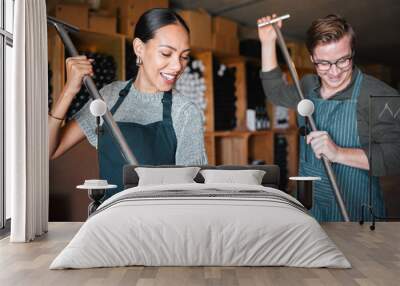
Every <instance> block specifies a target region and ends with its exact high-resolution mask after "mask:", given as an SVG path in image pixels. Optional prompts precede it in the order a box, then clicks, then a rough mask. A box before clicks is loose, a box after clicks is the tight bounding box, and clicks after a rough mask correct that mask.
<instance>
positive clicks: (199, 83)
mask: <svg viewBox="0 0 400 286" xmlns="http://www.w3.org/2000/svg"><path fill="white" fill-rule="evenodd" d="M175 88H176V90H177V91H179V92H180V93H181V94H183V95H184V96H187V97H188V98H189V99H190V100H191V101H192V102H193V103H194V104H196V105H197V106H198V107H199V109H200V110H201V111H202V119H203V123H205V116H204V110H205V109H206V100H205V92H206V83H205V80H204V64H203V62H202V61H201V60H198V59H195V58H192V59H191V60H190V61H189V63H188V65H187V67H186V68H185V70H184V71H183V73H182V75H181V76H180V77H179V79H178V81H177V82H176V85H175Z"/></svg>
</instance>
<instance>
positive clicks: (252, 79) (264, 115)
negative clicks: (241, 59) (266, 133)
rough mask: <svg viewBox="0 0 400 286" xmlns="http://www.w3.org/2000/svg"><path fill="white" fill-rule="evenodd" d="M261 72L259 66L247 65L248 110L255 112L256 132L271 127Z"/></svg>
mask: <svg viewBox="0 0 400 286" xmlns="http://www.w3.org/2000/svg"><path fill="white" fill-rule="evenodd" d="M259 72H260V67H259V66H258V65H255V64H252V63H247V64H246V82H247V108H248V109H253V110H255V113H256V126H255V127H256V130H265V129H268V128H269V127H270V120H269V116H268V112H267V108H266V98H265V95H264V91H263V87H262V84H261V79H260V74H259Z"/></svg>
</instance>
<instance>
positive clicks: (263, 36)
mask: <svg viewBox="0 0 400 286" xmlns="http://www.w3.org/2000/svg"><path fill="white" fill-rule="evenodd" d="M273 18H276V14H272V17H271V16H266V17H262V18H260V19H258V20H257V24H261V23H264V22H268V21H270V20H271V19H273ZM278 27H279V28H281V27H282V21H279V22H278ZM258 37H259V38H260V41H261V43H262V44H270V43H271V42H275V40H276V33H275V31H274V27H272V25H267V26H264V27H261V28H258Z"/></svg>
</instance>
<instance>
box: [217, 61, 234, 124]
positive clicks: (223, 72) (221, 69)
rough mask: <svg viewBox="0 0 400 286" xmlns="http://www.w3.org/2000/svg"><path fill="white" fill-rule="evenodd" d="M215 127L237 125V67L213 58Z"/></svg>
mask: <svg viewBox="0 0 400 286" xmlns="http://www.w3.org/2000/svg"><path fill="white" fill-rule="evenodd" d="M213 73H214V121H215V122H214V123H215V125H214V128H215V130H232V129H235V127H236V122H237V119H236V94H235V93H236V87H235V80H236V68H234V67H232V68H229V67H227V66H225V65H224V64H221V63H220V62H218V60H216V59H215V58H214V59H213Z"/></svg>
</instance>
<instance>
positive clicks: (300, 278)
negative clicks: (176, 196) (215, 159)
mask: <svg viewBox="0 0 400 286" xmlns="http://www.w3.org/2000/svg"><path fill="white" fill-rule="evenodd" d="M80 226H81V223H50V226H49V233H48V234H46V235H44V236H43V237H41V238H39V239H37V240H35V241H34V242H32V243H21V244H17V243H13V244H10V243H9V240H8V238H5V239H3V240H1V241H0V285H1V286H8V285H12V286H17V285H29V286H31V285H32V286H34V285H40V286H41V285H57V286H61V285H68V286H75V285H137V286H139V285H140V286H153V285H167V286H179V285H227V286H234V285H246V286H253V285H255V286H261V285H290V286H292V285H346V286H351V285H366V286H367V285H368V286H369V285H384V286H390V285H400V223H399V222H391V223H378V224H377V228H376V230H375V231H370V230H369V228H368V225H364V226H360V225H358V224H357V223H348V224H346V223H331V224H325V225H323V227H324V229H325V230H326V231H327V233H328V234H329V236H330V237H331V238H332V240H334V241H335V243H336V244H337V245H338V246H339V248H340V249H341V250H342V251H343V252H344V254H345V255H346V257H347V258H348V259H349V260H350V262H351V263H352V265H353V268H352V269H348V270H342V269H304V268H289V267H122V268H101V269H86V270H48V267H49V265H50V263H51V261H52V260H53V259H54V258H55V256H56V255H57V254H58V253H59V252H60V251H61V250H62V249H63V247H65V245H66V244H67V243H68V241H69V240H70V239H71V238H72V236H73V235H74V234H75V233H76V231H77V230H78V229H79V227H80Z"/></svg>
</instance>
